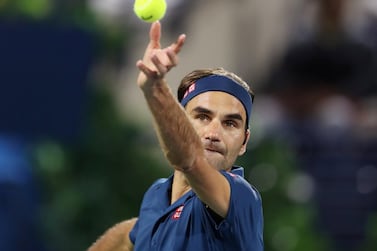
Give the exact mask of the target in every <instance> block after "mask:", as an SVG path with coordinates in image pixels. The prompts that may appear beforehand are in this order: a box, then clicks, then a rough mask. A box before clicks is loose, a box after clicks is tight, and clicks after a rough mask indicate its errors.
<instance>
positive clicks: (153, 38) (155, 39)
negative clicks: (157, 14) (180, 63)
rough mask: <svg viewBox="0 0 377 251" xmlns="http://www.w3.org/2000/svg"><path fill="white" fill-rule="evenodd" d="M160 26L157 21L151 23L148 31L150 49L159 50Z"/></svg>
mask: <svg viewBox="0 0 377 251" xmlns="http://www.w3.org/2000/svg"><path fill="white" fill-rule="evenodd" d="M160 38H161V24H160V22H159V21H156V22H153V23H152V26H151V29H150V31H149V39H150V45H151V46H152V48H160V47H161V45H160Z"/></svg>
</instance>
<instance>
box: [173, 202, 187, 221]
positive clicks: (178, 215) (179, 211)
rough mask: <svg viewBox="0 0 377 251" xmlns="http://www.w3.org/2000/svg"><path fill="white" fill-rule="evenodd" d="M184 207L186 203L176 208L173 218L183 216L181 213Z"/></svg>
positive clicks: (176, 218)
mask: <svg viewBox="0 0 377 251" xmlns="http://www.w3.org/2000/svg"><path fill="white" fill-rule="evenodd" d="M183 207H184V205H182V206H180V207H178V208H177V209H176V210H175V212H174V214H173V216H172V217H171V218H172V219H173V220H178V219H179V218H180V217H181V214H182V211H183Z"/></svg>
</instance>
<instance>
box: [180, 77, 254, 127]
mask: <svg viewBox="0 0 377 251" xmlns="http://www.w3.org/2000/svg"><path fill="white" fill-rule="evenodd" d="M208 91H221V92H226V93H228V94H230V95H232V96H234V97H235V98H237V99H238V100H239V101H240V102H241V103H242V105H243V107H244V108H245V111H246V123H247V125H248V124H249V119H250V115H251V105H252V100H251V96H250V94H249V93H248V92H247V90H246V89H245V88H243V87H242V86H241V85H239V84H238V83H236V82H234V81H233V80H231V79H230V78H228V77H225V76H221V75H210V76H208V77H204V78H201V79H198V80H197V81H196V82H195V83H193V84H192V85H190V86H189V88H188V89H187V91H186V93H185V94H184V96H183V98H182V100H181V105H182V106H183V107H185V106H186V105H187V103H188V102H189V101H190V100H191V99H192V98H194V97H195V96H197V95H199V94H201V93H203V92H208Z"/></svg>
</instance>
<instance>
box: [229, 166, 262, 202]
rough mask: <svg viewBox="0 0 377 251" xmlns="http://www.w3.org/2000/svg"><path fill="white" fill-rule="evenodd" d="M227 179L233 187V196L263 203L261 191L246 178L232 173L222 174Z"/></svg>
mask: <svg viewBox="0 0 377 251" xmlns="http://www.w3.org/2000/svg"><path fill="white" fill-rule="evenodd" d="M222 174H223V175H224V176H225V178H226V179H227V180H228V182H229V184H230V187H231V195H232V196H239V197H241V198H242V197H243V198H245V196H246V198H249V199H252V200H253V201H259V202H260V201H261V195H260V193H259V191H258V190H257V189H256V188H255V187H254V186H253V185H251V184H250V183H249V182H248V181H247V180H246V179H245V178H244V177H242V176H241V175H238V174H235V173H231V172H225V171H224V172H222Z"/></svg>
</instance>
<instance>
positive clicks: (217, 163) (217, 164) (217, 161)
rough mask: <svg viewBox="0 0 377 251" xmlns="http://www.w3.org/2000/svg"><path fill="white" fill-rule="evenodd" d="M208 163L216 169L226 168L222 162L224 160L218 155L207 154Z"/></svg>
mask: <svg viewBox="0 0 377 251" xmlns="http://www.w3.org/2000/svg"><path fill="white" fill-rule="evenodd" d="M207 160H208V163H209V164H211V166H213V167H214V168H216V169H217V170H227V167H226V165H225V163H224V160H223V159H221V158H219V157H218V156H216V157H215V156H208V155H207Z"/></svg>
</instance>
